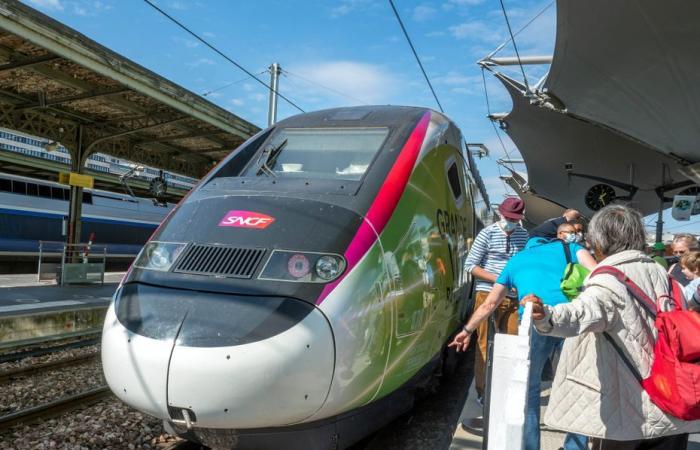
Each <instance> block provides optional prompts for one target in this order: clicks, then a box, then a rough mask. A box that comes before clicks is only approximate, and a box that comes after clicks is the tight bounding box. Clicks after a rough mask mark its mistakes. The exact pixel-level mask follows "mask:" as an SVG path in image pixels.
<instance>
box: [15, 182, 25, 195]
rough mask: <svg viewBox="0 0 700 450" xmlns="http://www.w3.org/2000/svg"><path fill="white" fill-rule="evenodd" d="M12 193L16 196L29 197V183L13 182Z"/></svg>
mask: <svg viewBox="0 0 700 450" xmlns="http://www.w3.org/2000/svg"><path fill="white" fill-rule="evenodd" d="M12 192H13V193H15V194H22V195H27V183H25V182H24V181H13V182H12Z"/></svg>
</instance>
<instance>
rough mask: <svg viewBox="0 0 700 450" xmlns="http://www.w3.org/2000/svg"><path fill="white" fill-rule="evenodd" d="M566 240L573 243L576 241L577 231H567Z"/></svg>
mask: <svg viewBox="0 0 700 450" xmlns="http://www.w3.org/2000/svg"><path fill="white" fill-rule="evenodd" d="M564 242H568V243H569V244H573V243H574V242H577V240H576V233H567V234H565V235H564Z"/></svg>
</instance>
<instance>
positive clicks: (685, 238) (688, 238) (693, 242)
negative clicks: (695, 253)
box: [673, 233, 699, 250]
mask: <svg viewBox="0 0 700 450" xmlns="http://www.w3.org/2000/svg"><path fill="white" fill-rule="evenodd" d="M679 242H685V245H686V246H687V247H688V248H689V249H690V250H695V249H697V248H698V247H699V246H698V238H696V237H695V236H693V235H692V234H687V233H684V234H677V235H675V236H673V243H674V244H676V243H679Z"/></svg>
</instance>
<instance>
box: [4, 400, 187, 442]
mask: <svg viewBox="0 0 700 450" xmlns="http://www.w3.org/2000/svg"><path fill="white" fill-rule="evenodd" d="M175 442H176V439H175V438H173V437H171V436H168V435H166V434H165V433H164V432H163V427H162V425H161V421H160V419H156V418H153V417H150V416H147V415H145V414H142V413H140V412H138V411H135V410H133V409H131V408H129V407H128V406H126V405H125V404H123V403H122V402H120V401H119V400H117V399H116V398H111V399H107V400H103V401H101V402H99V403H96V404H94V405H92V406H89V407H86V408H83V409H81V410H75V411H72V412H69V413H66V414H64V415H62V416H61V417H58V418H54V419H50V420H47V421H45V422H43V423H39V424H32V425H19V426H17V427H15V428H13V429H11V430H8V431H5V432H4V433H2V434H0V450H25V449H32V450H48V449H52V450H53V449H57V450H59V449H60V450H96V449H104V450H165V449H167V448H168V447H170V446H172V445H173V443H175Z"/></svg>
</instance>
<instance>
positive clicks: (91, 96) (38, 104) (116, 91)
mask: <svg viewBox="0 0 700 450" xmlns="http://www.w3.org/2000/svg"><path fill="white" fill-rule="evenodd" d="M0 70H2V67H1V66H0ZM127 91H128V89H110V90H106V91H105V90H102V91H99V90H97V91H92V92H86V93H84V94H78V95H70V96H68V97H58V98H55V99H51V100H47V101H46V102H45V103H44V104H41V102H33V103H27V104H24V105H18V106H17V108H16V109H17V110H18V111H24V110H25V109H34V108H43V107H47V106H55V105H60V104H63V103H69V102H75V101H78V100H89V99H94V98H99V97H104V96H107V95H114V94H120V93H123V92H127Z"/></svg>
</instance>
